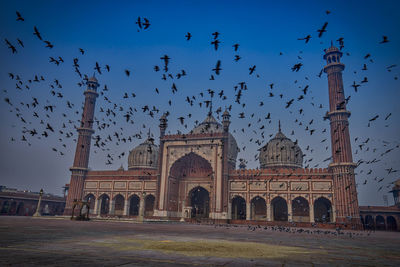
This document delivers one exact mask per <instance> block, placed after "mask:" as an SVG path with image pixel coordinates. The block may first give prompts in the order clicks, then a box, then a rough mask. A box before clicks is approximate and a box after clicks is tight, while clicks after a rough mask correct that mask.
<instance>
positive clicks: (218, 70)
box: [212, 60, 222, 75]
mask: <svg viewBox="0 0 400 267" xmlns="http://www.w3.org/2000/svg"><path fill="white" fill-rule="evenodd" d="M212 70H213V71H215V74H216V75H219V72H220V71H221V70H222V69H221V60H218V61H217V64H216V65H215V68H214V69H212Z"/></svg>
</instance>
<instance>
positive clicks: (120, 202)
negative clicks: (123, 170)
mask: <svg viewBox="0 0 400 267" xmlns="http://www.w3.org/2000/svg"><path fill="white" fill-rule="evenodd" d="M124 204H125V199H124V197H123V196H122V195H120V194H118V195H116V196H115V198H114V215H116V216H122V215H123V214H124Z"/></svg>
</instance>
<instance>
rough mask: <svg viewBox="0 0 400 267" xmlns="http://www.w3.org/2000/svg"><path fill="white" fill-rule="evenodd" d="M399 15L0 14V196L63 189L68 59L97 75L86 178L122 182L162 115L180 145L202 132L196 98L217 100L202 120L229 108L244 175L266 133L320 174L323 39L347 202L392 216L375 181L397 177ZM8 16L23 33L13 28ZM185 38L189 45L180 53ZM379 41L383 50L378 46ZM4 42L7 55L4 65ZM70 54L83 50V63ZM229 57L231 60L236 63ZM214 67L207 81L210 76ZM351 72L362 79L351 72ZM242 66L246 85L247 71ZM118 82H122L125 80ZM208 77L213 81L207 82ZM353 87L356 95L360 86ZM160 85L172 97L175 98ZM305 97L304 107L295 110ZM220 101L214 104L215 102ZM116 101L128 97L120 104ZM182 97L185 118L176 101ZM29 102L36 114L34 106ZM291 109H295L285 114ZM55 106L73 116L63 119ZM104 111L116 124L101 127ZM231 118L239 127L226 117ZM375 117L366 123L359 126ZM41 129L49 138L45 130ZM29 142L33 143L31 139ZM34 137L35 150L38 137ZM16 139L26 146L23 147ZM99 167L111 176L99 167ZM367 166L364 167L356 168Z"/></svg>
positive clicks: (41, 4) (290, 7)
mask: <svg viewBox="0 0 400 267" xmlns="http://www.w3.org/2000/svg"><path fill="white" fill-rule="evenodd" d="M399 8H400V2H399V1H325V2H324V1H120V2H118V3H116V2H114V1H1V2H0V25H1V27H0V36H1V39H2V40H1V46H0V94H1V102H0V112H1V114H2V115H1V118H2V120H1V121H2V125H3V126H2V131H0V149H1V154H0V169H1V174H0V184H3V185H6V186H8V187H15V188H19V189H30V190H33V191H38V190H40V188H43V189H44V190H45V191H46V192H50V193H55V194H61V193H62V186H63V185H65V184H66V183H69V180H70V171H69V167H71V165H72V162H73V156H74V152H75V145H76V144H75V142H74V139H75V138H76V137H77V133H76V130H75V129H74V126H77V125H79V123H78V122H77V120H78V119H80V116H81V107H82V103H83V100H84V96H83V91H84V89H85V87H80V86H78V83H79V82H81V81H82V79H81V78H80V77H79V76H78V74H77V73H76V72H75V71H74V67H73V59H74V58H77V59H78V64H79V70H80V72H81V73H82V74H88V75H92V74H93V72H94V71H95V70H94V67H95V64H96V62H98V64H99V65H100V67H101V71H102V74H101V75H100V74H98V73H97V74H96V77H97V78H98V80H99V83H100V88H99V91H102V90H103V89H104V86H105V85H107V87H108V91H102V93H103V95H101V96H99V98H98V99H97V103H96V113H95V116H96V120H98V121H99V123H100V124H102V123H105V124H108V125H109V126H108V127H106V128H104V129H101V130H100V129H98V128H97V125H96V129H95V130H96V132H95V134H94V135H95V136H96V135H99V136H100V138H101V140H102V141H104V142H105V144H106V145H105V146H104V147H102V148H101V149H99V148H97V147H93V146H92V149H91V155H90V163H89V165H90V168H92V169H96V170H106V169H117V168H119V167H120V166H121V164H122V165H123V166H124V168H125V169H126V168H127V161H128V160H127V158H128V153H129V150H131V149H133V148H134V147H135V146H137V145H138V144H140V143H141V142H143V139H139V138H137V137H138V134H139V135H141V136H142V137H143V138H145V137H146V134H145V133H147V131H148V129H149V128H150V129H151V132H152V133H153V134H154V137H155V139H156V143H158V134H159V130H158V119H159V117H160V116H161V114H162V113H163V112H166V111H169V112H170V116H169V122H168V129H167V131H168V132H169V133H176V132H177V131H181V132H183V133H187V132H189V131H190V130H191V129H192V128H193V127H194V125H195V121H196V120H197V121H202V120H203V119H204V118H205V116H206V114H207V110H206V108H205V107H204V103H203V106H202V107H200V106H199V103H200V102H204V101H205V100H209V99H210V96H209V94H208V93H207V89H212V90H214V91H215V93H216V95H215V96H214V99H213V103H214V105H213V106H214V111H216V110H217V109H218V108H219V107H222V109H224V108H225V107H229V106H230V105H232V111H231V115H232V123H231V132H232V134H233V135H234V137H235V138H236V140H237V142H238V145H239V147H240V149H241V152H240V153H239V156H238V159H239V158H244V159H246V160H247V161H248V163H247V167H248V168H257V167H259V162H258V160H257V159H256V156H257V155H258V149H259V148H260V147H261V146H263V145H265V143H266V142H267V141H268V140H269V139H270V138H271V137H272V135H275V133H276V132H277V128H278V120H281V123H282V131H283V132H284V133H285V134H286V135H287V136H288V137H289V138H291V139H292V140H293V141H294V140H296V139H297V140H298V143H299V146H300V147H301V149H302V151H303V153H305V154H306V157H305V163H304V166H307V165H308V166H309V167H311V168H314V167H318V168H325V167H327V166H328V164H329V161H324V160H325V159H327V158H329V157H330V156H331V148H330V139H329V138H330V134H329V121H324V120H323V116H324V115H325V113H326V111H327V110H328V83H327V78H326V75H325V74H322V76H321V77H318V74H319V73H320V70H321V69H322V68H323V66H324V65H325V62H324V60H323V58H322V57H323V54H324V51H323V50H324V49H325V48H328V47H329V46H330V42H331V40H332V41H333V42H334V44H335V45H337V46H339V43H338V42H337V41H336V40H337V39H339V38H340V37H343V38H344V39H343V40H344V48H343V50H342V51H343V53H344V56H343V58H342V62H343V63H344V64H345V65H346V68H345V70H344V73H343V80H344V88H345V95H346V97H347V96H351V98H350V101H349V103H348V106H347V108H348V110H350V111H351V112H352V116H351V117H350V119H349V122H350V136H351V140H352V149H353V157H354V161H355V162H359V161H364V162H363V163H361V164H360V166H359V167H358V168H357V169H356V172H357V175H356V181H357V184H358V187H357V190H358V193H359V202H360V204H361V205H383V204H384V203H383V195H388V196H389V204H392V203H393V198H392V196H390V193H388V191H390V189H391V187H392V184H391V183H392V182H393V181H395V180H396V178H399V177H400V175H399V173H400V171H398V172H392V173H389V171H388V170H387V169H390V168H393V170H399V169H400V152H399V151H400V150H399V148H398V146H399V144H400V140H399V136H400V117H399V110H400V108H399V102H398V101H399V99H400V88H399V87H400V80H398V79H397V78H398V77H399V76H400V75H399V74H400V52H399V49H398V47H400V34H399V31H398V29H399V28H400V20H399V19H398V10H399ZM327 10H329V11H330V13H329V14H327V12H326V11H327ZM16 11H19V12H20V13H21V15H22V17H23V18H24V19H25V21H16V19H17V15H16ZM138 17H141V18H142V19H143V18H147V19H148V20H149V21H150V24H151V25H150V27H149V28H148V29H146V30H144V29H139V27H138V25H137V24H135V22H136V20H137V19H138ZM325 22H328V26H327V28H326V29H327V32H325V33H324V34H323V35H322V37H321V38H318V32H317V30H318V29H320V28H321V27H322V25H323V24H324V23H325ZM34 26H36V27H37V28H38V30H39V32H40V33H41V35H42V38H43V40H48V41H50V42H51V44H53V45H54V47H53V48H51V49H50V48H46V47H45V46H46V44H45V43H44V42H43V41H40V40H39V39H38V38H37V37H36V36H35V35H33V32H34ZM216 31H218V32H219V33H220V35H219V36H218V40H219V41H220V42H221V43H220V45H219V48H218V50H214V47H213V45H212V44H211V42H212V41H213V38H214V37H213V35H212V33H214V32H216ZM187 32H190V33H191V35H192V38H191V39H190V40H189V41H187V40H186V37H185V35H186V34H187ZM308 34H309V35H311V36H312V38H311V39H310V41H309V42H308V43H307V44H306V43H305V41H302V40H298V38H303V37H305V36H307V35H308ZM383 35H385V36H387V37H388V40H389V42H387V43H383V44H380V42H381V41H382V40H383V37H382V36H383ZM5 39H7V40H8V41H9V42H10V43H11V44H12V45H14V46H15V47H16V49H17V53H15V54H13V53H12V50H11V49H10V48H8V45H7V44H6V41H5ZM17 39H20V40H21V41H22V42H23V44H24V47H22V46H21V45H20V44H19V43H18V40H17ZM235 43H238V44H240V46H239V49H238V51H237V52H235V51H234V48H233V47H232V45H233V44H235ZM79 48H82V49H84V51H85V53H84V55H82V54H81V53H80V52H79ZM368 54H369V55H370V56H369V57H367V58H365V57H366V56H367V55H368ZM164 55H168V56H169V57H170V58H171V59H170V63H169V65H168V67H169V71H168V73H171V74H172V75H173V79H172V78H170V77H167V79H166V80H163V79H161V78H162V75H163V74H164V73H165V72H164V71H163V70H162V68H163V66H164V65H163V61H162V60H161V59H160V58H161V57H163V56H164ZM235 55H239V56H240V57H241V59H240V60H239V61H237V62H236V61H234V58H235ZM50 57H53V58H55V59H56V60H59V59H58V57H62V59H63V60H64V62H61V63H60V64H59V65H58V66H57V65H56V64H55V63H54V62H49V59H50ZM218 60H220V61H221V68H222V70H221V73H220V75H216V74H215V73H214V72H213V71H212V69H213V68H214V67H215V65H216V63H217V61H218ZM297 63H302V64H303V66H302V68H301V69H300V71H298V72H293V71H292V70H291V68H292V66H293V65H295V64H297ZM106 64H107V65H109V66H110V71H109V72H108V71H107V70H106V68H105V65H106ZM364 64H366V69H367V70H363V67H364ZM156 65H157V66H159V67H160V68H161V70H160V71H158V72H156V71H154V66H156ZM254 65H255V66H256V68H255V71H254V73H253V74H251V75H250V74H249V68H250V67H253V66H254ZM393 65H396V66H393ZM388 67H390V68H389V69H388ZM125 70H129V71H130V76H129V77H128V76H127V75H126V74H125ZM182 70H185V72H186V73H187V75H186V76H183V77H181V78H179V79H178V77H177V76H176V75H177V74H178V73H181V71H182ZM9 73H12V74H13V75H14V79H12V78H11V77H10V75H9ZM212 74H213V75H214V77H215V80H210V77H211V75H212ZM17 75H18V76H19V78H20V81H21V82H22V84H20V83H19V81H17V80H16V78H17ZM35 75H37V76H38V78H39V80H40V76H43V78H44V81H41V80H40V82H35V81H33V80H34V79H35ZM364 77H367V80H368V82H364V83H361V81H363V80H364ZM29 80H31V82H29ZM55 80H57V81H58V82H59V83H60V84H61V88H59V87H58V86H57V84H56V81H55ZM240 82H246V85H247V90H245V91H243V92H242V93H243V96H242V98H241V104H238V103H235V94H237V91H235V89H234V87H235V86H237V85H238V83H240ZM353 82H355V83H357V84H361V86H360V87H359V88H358V92H357V93H356V92H355V91H354V89H353V87H351V85H352V84H353ZM173 83H174V84H175V85H176V87H177V89H178V91H177V92H176V93H175V94H173V93H172V90H171V87H172V84H173ZM270 84H273V88H272V89H271V88H270ZM16 85H18V87H20V88H21V89H19V88H17V86H16ZM307 85H308V86H309V91H308V92H307V94H306V95H305V97H304V99H302V100H297V99H298V97H299V96H300V95H301V94H302V91H301V90H302V89H303V88H304V87H305V86H307ZM26 86H28V87H26ZM51 86H53V87H54V89H53V88H52V87H51ZM156 88H158V90H159V94H158V93H157V92H156V90H155V89H156ZM221 90H223V93H224V95H225V96H226V100H223V99H222V98H220V97H219V96H218V93H219V92H220V91H221ZM52 91H54V92H53V93H54V95H53V94H52ZM201 92H203V93H204V97H201V95H200V93H201ZM270 92H272V93H273V95H274V96H273V97H270V96H269V93H270ZM59 93H60V94H59ZM125 93H127V94H128V98H124V94H125ZM132 93H134V94H135V95H136V97H132ZM280 94H282V95H283V96H282V98H280V96H279V95H280ZM61 96H62V97H61ZM193 96H194V97H195V98H196V99H195V100H193V98H192V97H193ZM187 97H189V98H191V99H192V100H193V106H191V105H189V103H188V102H186V98H187ZM33 98H36V99H37V100H38V102H39V104H38V105H36V106H35V107H34V106H32V104H33V102H34V99H33ZM6 99H9V101H10V103H11V105H10V104H9V103H7V102H6ZM290 99H294V103H293V105H292V106H290V108H288V109H286V108H285V105H286V102H287V101H289V100H290ZM169 100H171V105H169V103H168V102H169ZM67 101H69V102H70V103H71V104H73V105H74V106H73V107H72V108H69V107H68V105H67ZM261 102H263V105H262V106H261V105H260V104H261ZM243 103H244V104H245V106H244V107H243V105H242V104H243ZM27 104H28V105H29V106H28V105H27ZM49 105H51V106H55V107H54V110H53V112H50V111H46V110H45V109H44V107H45V106H49ZM146 105H148V106H149V108H150V109H153V106H154V107H155V109H157V110H159V113H157V112H154V118H152V117H151V116H150V115H149V112H148V111H146V112H142V107H144V106H146ZM320 105H322V108H320ZM130 107H131V108H132V109H136V110H137V112H134V115H133V116H132V117H131V119H132V122H133V123H131V122H126V119H125V117H124V115H125V114H126V113H127V112H128V111H129V108H130ZM101 108H102V109H103V111H104V112H101ZM108 109H110V110H112V111H113V112H114V113H115V117H114V115H113V114H112V113H111V114H107V110H108ZM300 109H303V112H302V114H300V113H299V110H300ZM34 112H36V114H37V116H35V115H34ZM242 112H244V114H245V118H244V119H243V118H242V119H241V118H239V114H240V113H242ZM268 113H270V118H271V119H269V120H268V119H266V116H267V114H268ZM253 114H254V115H253ZM389 114H391V115H390V116H388V115H389ZM376 115H379V117H378V118H377V119H376V120H374V121H371V122H370V125H369V126H368V124H369V120H370V119H372V118H374V117H375V116H376ZM181 116H183V117H185V121H184V125H181V123H180V121H179V120H178V118H179V117H181ZM189 116H190V118H189ZM215 117H218V114H215ZM386 117H388V118H387V119H386V120H385V118H386ZM22 119H23V120H24V121H23V120H22ZM296 120H297V121H296ZM311 120H313V123H312V124H311V125H310V122H311ZM300 122H301V125H300ZM47 123H49V124H50V125H51V126H52V127H53V128H54V131H55V132H54V133H53V132H51V131H50V130H48V129H46V126H47ZM185 125H186V127H185ZM262 126H264V129H260V128H261V127H262ZM307 126H308V127H309V129H315V132H314V133H313V135H310V132H309V131H306V130H305V129H306V127H307ZM242 129H243V131H242ZM324 129H327V130H326V132H324ZM33 130H35V131H36V132H37V133H38V134H36V135H34V136H31V134H30V132H31V131H33ZM44 131H46V132H47V133H48V134H49V136H48V137H47V138H45V137H44V136H42V134H43V132H44ZM60 131H61V132H60ZM292 131H294V134H293V135H292V134H291V133H292ZM115 132H116V133H117V134H118V136H119V138H126V139H127V138H128V137H129V136H130V137H131V138H132V141H131V142H130V141H127V142H123V141H122V140H120V141H118V140H117V137H116V136H115ZM262 132H264V138H262ZM71 133H72V134H73V135H72V136H71V137H68V136H70V134H71ZM109 135H110V139H111V141H110V140H109V139H107V138H108V136H109ZM23 136H24V137H25V138H26V139H27V141H22V138H23ZM325 139H326V140H325ZM257 140H259V141H260V142H261V143H262V145H261V146H260V145H259V144H256V143H255V142H256V141H257ZM324 140H325V141H324ZM363 143H364V145H363ZM92 144H93V142H92ZM360 145H361V148H360ZM53 149H54V150H56V151H54V150H53ZM387 150H389V152H388V153H384V152H385V151H387ZM60 152H61V153H62V154H63V155H61V153H60ZM123 153H124V154H123ZM108 154H109V155H110V157H112V160H111V159H110V158H109V157H107V155H108ZM109 159H110V161H111V162H112V164H111V165H110V164H106V162H107V161H108V160H109ZM373 159H376V161H377V162H375V163H370V164H367V162H368V161H372V160H373ZM382 179H383V180H382ZM365 181H366V182H365ZM379 181H380V182H379ZM381 187H382V188H381Z"/></svg>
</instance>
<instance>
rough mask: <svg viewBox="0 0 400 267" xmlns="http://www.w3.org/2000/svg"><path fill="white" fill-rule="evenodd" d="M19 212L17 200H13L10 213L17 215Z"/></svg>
mask: <svg viewBox="0 0 400 267" xmlns="http://www.w3.org/2000/svg"><path fill="white" fill-rule="evenodd" d="M16 212H17V202H15V201H13V202H12V203H11V206H10V210H9V212H8V214H9V215H15V214H16Z"/></svg>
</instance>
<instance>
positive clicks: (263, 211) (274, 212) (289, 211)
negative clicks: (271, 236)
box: [228, 195, 335, 223]
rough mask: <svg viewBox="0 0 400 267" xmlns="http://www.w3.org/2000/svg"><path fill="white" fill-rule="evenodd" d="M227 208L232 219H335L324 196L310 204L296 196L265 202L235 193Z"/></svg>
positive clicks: (262, 199) (260, 198) (257, 197)
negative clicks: (247, 199)
mask: <svg viewBox="0 0 400 267" xmlns="http://www.w3.org/2000/svg"><path fill="white" fill-rule="evenodd" d="M228 208H229V210H228V212H229V214H230V215H231V219H232V220H258V221H290V222H311V223H314V222H319V223H330V222H334V221H335V216H334V208H333V206H332V203H331V201H330V200H328V199H327V198H325V197H319V198H317V199H316V200H315V201H314V202H313V203H312V204H311V205H310V204H309V202H308V200H307V199H305V198H304V197H296V198H294V199H293V200H292V201H289V202H288V201H286V199H285V198H283V197H280V196H277V197H274V198H273V199H272V200H271V201H270V202H269V203H267V202H266V201H265V199H264V198H263V197H261V196H256V197H254V198H252V199H251V200H250V201H249V202H246V200H245V199H244V198H243V197H242V196H239V195H236V196H234V197H233V198H232V199H231V201H230V202H229V207H228Z"/></svg>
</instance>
